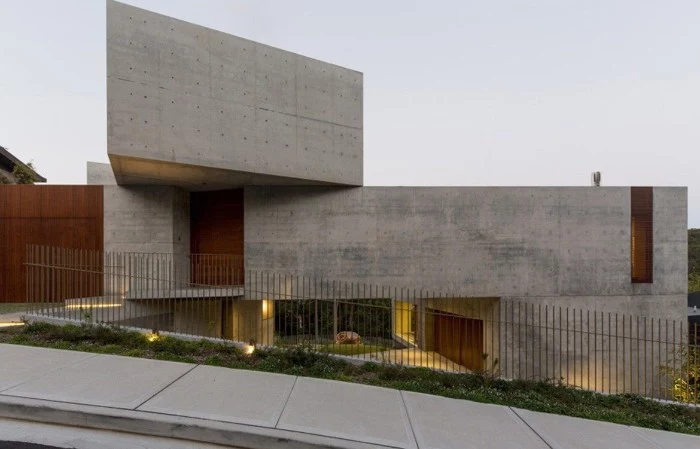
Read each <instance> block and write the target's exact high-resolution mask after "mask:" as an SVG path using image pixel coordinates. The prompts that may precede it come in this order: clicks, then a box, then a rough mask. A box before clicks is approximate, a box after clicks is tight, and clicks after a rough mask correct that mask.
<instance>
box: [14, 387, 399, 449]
mask: <svg viewBox="0 0 700 449" xmlns="http://www.w3.org/2000/svg"><path fill="white" fill-rule="evenodd" d="M19 399H22V401H20V400H19ZM0 417H4V418H10V419H19V420H23V421H33V422H42V423H48V424H59V425H65V426H71V427H81V428H88V429H101V430H111V431H119V432H126V433H132V434H141V435H150V436H159V437H166V438H176V439H183V440H189V441H196V442H205V443H212V444H221V445H225V446H231V445H234V446H241V447H246V448H250V449H307V448H318V449H321V448H324V449H325V448H334V449H370V448H376V447H378V445H377V444H368V443H363V442H359V441H354V440H345V439H339V438H333V437H328V436H323V435H316V434H310V433H303V432H294V431H287V430H280V429H273V428H268V427H257V426H251V425H241V424H235V423H230V422H221V421H215V420H205V419H200V418H190V417H183V416H176V415H165V414H160V413H152V412H143V411H140V410H129V409H115V408H110V407H100V406H86V405H75V404H66V403H58V402H53V401H46V400H37V399H29V400H24V399H23V398H10V397H2V401H0ZM382 447H387V448H396V449H398V448H397V447H396V446H382Z"/></svg>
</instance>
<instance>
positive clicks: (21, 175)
mask: <svg viewBox="0 0 700 449" xmlns="http://www.w3.org/2000/svg"><path fill="white" fill-rule="evenodd" d="M33 170H34V164H33V163H32V162H29V163H27V165H22V164H15V168H13V169H12V176H14V177H15V182H16V183H17V184H34V182H35V181H36V177H35V175H34V172H33Z"/></svg>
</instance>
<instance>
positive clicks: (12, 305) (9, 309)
mask: <svg viewBox="0 0 700 449" xmlns="http://www.w3.org/2000/svg"><path fill="white" fill-rule="evenodd" d="M26 311H27V304H26V303H24V302H8V303H2V302H0V315H3V314H5V313H16V312H26Z"/></svg>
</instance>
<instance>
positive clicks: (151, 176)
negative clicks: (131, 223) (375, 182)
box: [109, 155, 341, 191]
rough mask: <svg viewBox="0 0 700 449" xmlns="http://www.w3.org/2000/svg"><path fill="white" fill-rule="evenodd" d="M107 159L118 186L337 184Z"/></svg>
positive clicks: (202, 187)
mask: <svg viewBox="0 0 700 449" xmlns="http://www.w3.org/2000/svg"><path fill="white" fill-rule="evenodd" d="M109 160H110V163H111V166H112V170H113V171H114V175H115V178H116V181H117V183H118V184H120V185H168V186H177V187H181V188H183V189H186V190H189V191H207V190H224V189H231V188H238V187H243V186H247V185H260V186H264V185H269V186H282V185H286V186H308V185H318V186H321V185H327V186H331V185H341V184H337V183H330V182H322V181H314V182H312V181H309V180H308V179H298V178H290V177H284V176H273V175H265V174H260V173H250V172H244V171H236V170H227V169H222V168H216V167H205V166H201V165H191V164H183V163H178V162H169V161H158V160H152V159H140V158H135V157H129V156H116V155H109Z"/></svg>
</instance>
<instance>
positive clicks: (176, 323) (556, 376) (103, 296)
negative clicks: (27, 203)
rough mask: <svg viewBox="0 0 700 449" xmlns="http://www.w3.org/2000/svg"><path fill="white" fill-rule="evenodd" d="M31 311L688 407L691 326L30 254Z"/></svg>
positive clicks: (696, 375) (99, 256)
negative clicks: (637, 396) (550, 384)
mask: <svg viewBox="0 0 700 449" xmlns="http://www.w3.org/2000/svg"><path fill="white" fill-rule="evenodd" d="M26 260H27V262H26V269H27V301H28V313H29V314H30V315H33V316H37V317H44V318H51V319H60V320H69V321H72V322H88V323H106V324H110V325H113V326H118V327H119V326H123V327H129V328H141V329H146V330H149V331H152V332H173V333H178V334H185V335H191V336H199V337H211V338H221V339H226V340H233V341H238V342H242V343H244V344H245V345H248V346H247V347H249V348H251V349H252V347H254V346H263V347H264V346H277V347H303V348H307V349H309V350H315V351H319V352H324V353H329V354H334V355H337V356H342V357H347V358H349V359H352V360H360V361H375V362H386V363H396V364H403V365H410V366H422V367H428V368H434V369H440V370H446V371H452V372H479V373H483V374H485V375H488V376H493V377H500V378H505V379H526V380H546V381H549V382H555V383H561V384H565V385H570V386H574V387H579V388H583V389H588V390H594V391H599V392H606V393H636V394H640V395H644V396H647V397H654V398H660V399H669V400H680V401H684V402H692V403H697V401H698V388H699V385H698V383H696V382H697V381H698V379H700V357H699V356H698V347H697V346H696V342H697V341H698V338H697V337H698V336H699V335H700V329H698V328H697V326H696V327H693V328H692V329H689V328H688V325H687V323H686V322H683V321H674V320H661V319H652V318H648V317H641V316H633V315H629V314H620V313H608V312H597V311H592V310H585V309H580V308H571V307H560V306H557V305H551V304H550V305H546V304H532V303H527V302H523V301H519V300H511V299H502V298H470V297H460V296H455V295H450V294H444V293H435V292H426V291H421V290H413V289H407V288H389V287H382V286H376V285H369V284H363V283H353V282H342V281H330V280H322V279H312V278H306V277H298V276H289V275H284V274H277V273H268V272H255V271H250V270H247V271H243V268H242V260H240V259H239V258H236V257H235V256H232V257H229V258H227V257H224V256H209V255H191V256H188V255H183V256H178V255H172V254H142V253H99V252H94V251H92V252H91V251H82V250H71V249H62V248H48V247H38V246H33V247H29V248H28V250H27V259H26Z"/></svg>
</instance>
